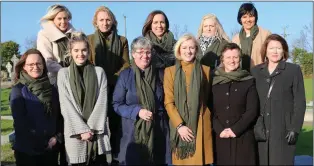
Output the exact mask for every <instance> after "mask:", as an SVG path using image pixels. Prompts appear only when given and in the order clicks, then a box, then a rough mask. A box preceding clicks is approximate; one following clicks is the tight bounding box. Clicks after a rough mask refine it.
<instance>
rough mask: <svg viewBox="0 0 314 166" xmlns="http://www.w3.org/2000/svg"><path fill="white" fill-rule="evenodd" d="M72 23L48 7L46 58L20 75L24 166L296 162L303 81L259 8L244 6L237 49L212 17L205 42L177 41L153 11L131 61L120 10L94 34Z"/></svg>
mask: <svg viewBox="0 0 314 166" xmlns="http://www.w3.org/2000/svg"><path fill="white" fill-rule="evenodd" d="M71 18H72V15H71V12H70V11H69V10H68V9H67V8H66V7H65V6H63V5H53V6H51V7H49V9H48V12H47V14H46V15H45V16H44V17H43V18H42V19H41V21H42V24H41V25H42V28H43V29H42V30H40V32H39V33H38V40H37V49H30V50H27V51H26V52H25V53H24V54H23V55H22V57H21V58H20V61H19V63H18V64H17V65H16V66H15V69H16V70H15V72H16V78H15V82H16V83H15V85H14V86H13V87H12V92H11V95H10V102H11V109H12V115H13V118H14V128H15V134H16V139H15V142H14V145H13V149H14V152H15V158H16V164H17V165H18V166H23V165H38V166H39V165H54V166H55V165H58V164H59V165H68V164H71V165H108V164H121V165H142V164H143V165H150V164H170V165H210V164H215V165H259V164H260V165H293V162H294V152H295V144H296V140H297V137H298V134H299V133H300V130H301V127H302V124H303V117H304V112H305V92H304V85H303V78H302V77H303V76H302V72H301V69H300V67H299V66H297V65H295V64H292V63H288V62H286V60H287V59H288V53H289V51H288V45H287V42H286V41H285V39H284V38H282V37H281V36H280V35H277V34H271V33H270V32H269V31H267V30H264V29H263V28H261V27H259V26H257V20H258V13H257V10H256V9H255V7H254V6H253V4H251V3H244V4H242V5H241V7H240V9H239V12H238V17H237V19H238V22H239V24H241V25H242V29H241V31H240V33H239V34H237V35H236V36H235V37H234V38H233V39H232V42H231V41H230V40H229V38H228V36H227V35H226V33H225V32H224V30H223V27H222V25H221V24H220V22H219V20H218V18H217V17H216V16H215V15H213V14H208V15H206V16H204V17H203V18H202V21H201V25H200V27H199V30H198V34H197V37H196V38H195V37H194V36H193V35H190V34H185V35H183V36H181V37H180V38H179V39H178V40H176V39H174V36H173V34H172V32H171V31H170V30H169V20H168V18H167V16H166V14H165V13H164V12H162V11H160V10H156V11H153V12H151V13H150V14H149V15H148V17H147V19H146V21H145V24H144V26H143V30H142V36H140V37H137V38H136V39H134V40H133V41H132V42H131V46H130V47H131V49H130V54H131V57H132V62H130V60H129V46H128V40H127V39H126V38H125V37H123V36H120V35H118V33H117V24H118V23H117V20H116V18H115V16H114V14H113V13H112V12H111V11H110V9H109V8H107V7H104V6H101V7H99V8H98V9H97V10H96V12H95V15H94V18H93V21H92V23H93V26H94V27H95V32H94V33H93V34H91V35H88V36H87V35H85V34H84V33H83V32H77V31H75V29H74V27H73V26H72V25H71V23H70V22H69V21H70V20H71ZM261 126H262V127H263V130H261V131H259V130H258V129H259V128H260V127H261ZM261 137H262V138H263V139H260V138H261ZM257 138H259V139H257Z"/></svg>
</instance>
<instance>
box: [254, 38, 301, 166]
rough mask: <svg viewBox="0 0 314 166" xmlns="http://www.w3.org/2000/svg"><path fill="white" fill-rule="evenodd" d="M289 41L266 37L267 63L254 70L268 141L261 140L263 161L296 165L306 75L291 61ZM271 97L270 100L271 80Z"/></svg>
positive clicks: (260, 147)
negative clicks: (270, 88) (271, 86)
mask: <svg viewBox="0 0 314 166" xmlns="http://www.w3.org/2000/svg"><path fill="white" fill-rule="evenodd" d="M288 53H289V49H288V44H287V42H286V41H285V39H284V38H282V37H281V36H279V35H277V34H272V35H270V36H268V37H267V39H266V40H265V42H264V44H263V46H262V50H261V55H262V59H263V60H264V63H262V64H260V65H258V66H256V67H254V68H253V69H252V70H251V72H252V75H253V76H254V77H255V79H256V85H257V92H258V95H259V99H260V104H261V115H262V116H263V117H264V122H265V127H266V138H267V141H265V142H258V151H259V160H260V161H259V162H260V165H293V164H294V152H295V148H296V146H295V145H296V140H297V136H298V134H299V133H300V130H301V128H302V125H303V121H304V113H305V109H306V101H305V92H304V83H303V75H302V72H301V69H300V67H299V66H298V65H296V64H292V63H288V62H286V60H287V59H288ZM273 81H274V84H273V88H272V91H271V93H270V97H269V99H268V100H266V97H267V93H268V90H269V87H270V85H271V83H272V82H273Z"/></svg>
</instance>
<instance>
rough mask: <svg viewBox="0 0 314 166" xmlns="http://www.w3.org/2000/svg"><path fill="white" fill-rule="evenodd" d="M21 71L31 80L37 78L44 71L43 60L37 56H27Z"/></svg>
mask: <svg viewBox="0 0 314 166" xmlns="http://www.w3.org/2000/svg"><path fill="white" fill-rule="evenodd" d="M23 69H24V70H25V71H26V73H27V74H28V75H29V76H31V77H32V78H35V79H36V78H39V77H40V76H41V75H42V74H43V71H44V64H43V60H42V58H41V57H40V55H38V54H29V55H28V56H27V58H26V61H25V64H24V66H23Z"/></svg>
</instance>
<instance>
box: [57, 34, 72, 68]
mask: <svg viewBox="0 0 314 166" xmlns="http://www.w3.org/2000/svg"><path fill="white" fill-rule="evenodd" d="M65 35H66V36H67V37H63V38H61V39H59V40H57V41H56V43H57V46H58V55H59V58H60V62H59V64H60V65H61V66H62V67H68V66H69V65H70V58H69V57H70V56H68V55H67V48H68V42H69V39H68V37H69V36H70V35H71V33H68V34H65Z"/></svg>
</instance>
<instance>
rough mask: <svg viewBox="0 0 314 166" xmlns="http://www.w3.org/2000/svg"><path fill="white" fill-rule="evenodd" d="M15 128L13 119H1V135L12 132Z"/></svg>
mask: <svg viewBox="0 0 314 166" xmlns="http://www.w3.org/2000/svg"><path fill="white" fill-rule="evenodd" d="M13 130H14V129H13V120H6V119H1V135H7V134H10V133H11V132H12V131H13Z"/></svg>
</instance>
